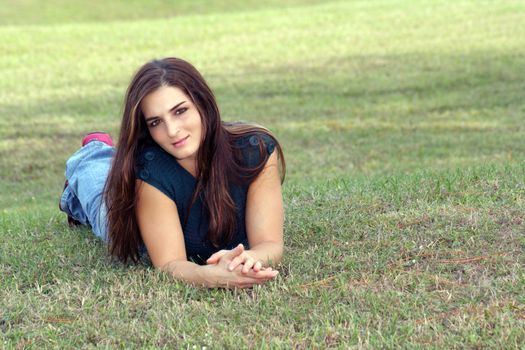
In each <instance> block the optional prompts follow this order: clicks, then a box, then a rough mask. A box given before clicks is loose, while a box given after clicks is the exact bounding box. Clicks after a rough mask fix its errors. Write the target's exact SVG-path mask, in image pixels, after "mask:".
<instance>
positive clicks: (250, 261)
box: [242, 258, 255, 273]
mask: <svg viewBox="0 0 525 350" xmlns="http://www.w3.org/2000/svg"><path fill="white" fill-rule="evenodd" d="M254 264H255V260H253V259H252V258H248V259H246V260H245V261H244V265H243V266H242V273H248V271H250V269H251V268H252V267H253V265H254Z"/></svg>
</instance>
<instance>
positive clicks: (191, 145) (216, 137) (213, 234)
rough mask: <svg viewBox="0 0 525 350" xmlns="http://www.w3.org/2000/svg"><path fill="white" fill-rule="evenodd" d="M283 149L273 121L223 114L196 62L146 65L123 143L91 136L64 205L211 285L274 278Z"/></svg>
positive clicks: (127, 245) (122, 244) (116, 243)
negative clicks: (269, 125) (236, 119)
mask: <svg viewBox="0 0 525 350" xmlns="http://www.w3.org/2000/svg"><path fill="white" fill-rule="evenodd" d="M284 169H285V163H284V157H283V153H282V150H281V147H280V145H279V143H278V142H277V140H276V139H275V138H274V137H273V135H272V134H271V133H270V132H269V131H268V130H266V129H264V128H262V127H260V126H256V125H251V124H244V123H225V122H222V121H221V118H220V114H219V109H218V107H217V104H216V100H215V97H214V95H213V93H212V91H211V90H210V88H209V87H208V85H207V84H206V82H205V80H204V78H203V77H202V76H201V74H200V73H199V72H198V71H197V70H196V69H195V68H194V67H193V66H192V65H191V64H189V63H188V62H186V61H183V60H181V59H178V58H166V59H162V60H154V61H152V62H149V63H146V64H145V65H144V66H142V67H141V68H140V69H139V71H138V72H137V73H136V75H135V76H134V78H133V79H132V81H131V84H130V86H129V87H128V90H127V93H126V98H125V105H124V113H123V117H122V124H121V128H120V135H119V139H118V143H117V147H116V148H115V147H113V142H112V140H111V137H110V136H109V135H108V134H105V133H92V134H88V135H86V136H85V137H84V139H83V140H82V147H81V148H80V149H79V150H78V151H77V152H76V153H75V154H74V155H73V156H72V157H71V158H70V159H69V160H68V161H67V164H66V173H65V174H66V178H67V180H66V186H65V188H64V192H63V193H62V196H61V198H60V209H61V210H62V211H64V212H65V213H66V214H67V215H68V221H69V222H70V223H71V224H85V225H90V226H91V227H92V230H93V232H94V233H95V234H96V235H97V236H98V237H100V238H101V239H103V240H105V241H107V242H108V243H109V251H110V253H111V254H112V255H113V256H115V257H117V258H118V259H119V260H121V261H123V262H126V261H129V260H131V261H133V262H137V261H138V260H139V259H140V257H141V255H142V254H145V253H146V252H147V254H148V255H149V257H150V259H151V261H152V263H153V265H154V266H155V267H156V268H159V269H162V270H164V271H167V272H169V273H170V274H171V275H173V276H174V277H175V278H177V279H180V280H182V281H184V282H187V283H191V284H193V285H198V286H206V287H230V288H234V287H239V288H244V287H251V286H253V285H254V284H261V283H264V282H267V281H269V280H272V279H274V278H275V276H277V274H278V272H277V271H276V270H274V269H273V268H272V266H275V264H277V263H279V261H280V260H281V257H282V254H283V221H284V212H283V202H282V195H281V183H282V180H283V179H284V171H285V170H284Z"/></svg>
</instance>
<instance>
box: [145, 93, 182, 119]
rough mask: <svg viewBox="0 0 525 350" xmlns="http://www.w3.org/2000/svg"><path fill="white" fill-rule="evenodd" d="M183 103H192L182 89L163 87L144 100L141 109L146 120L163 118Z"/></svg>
mask: <svg viewBox="0 0 525 350" xmlns="http://www.w3.org/2000/svg"><path fill="white" fill-rule="evenodd" d="M183 102H191V99H190V97H189V96H188V95H186V94H185V93H184V91H182V89H180V88H178V87H173V86H161V87H159V88H158V89H156V90H154V91H152V92H151V93H149V94H148V95H146V96H145V97H144V98H143V99H142V102H141V104H140V108H141V109H142V114H144V116H145V117H146V118H147V117H153V116H162V115H164V114H166V113H168V112H169V111H170V110H171V109H172V108H173V107H175V106H176V105H179V104H181V103H183Z"/></svg>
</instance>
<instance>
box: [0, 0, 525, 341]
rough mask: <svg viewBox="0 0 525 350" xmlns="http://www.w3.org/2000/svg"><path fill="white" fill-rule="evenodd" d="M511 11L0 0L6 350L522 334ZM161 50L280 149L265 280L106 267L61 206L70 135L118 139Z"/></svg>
mask: <svg viewBox="0 0 525 350" xmlns="http://www.w3.org/2000/svg"><path fill="white" fill-rule="evenodd" d="M524 10H525V4H524V3H523V2H522V1H513V0H510V1H467V0H462V1H448V0H429V1H403V0H396V1H386V0H374V1H306V0H304V1H301V0H296V1H287V2H284V3H283V2H277V1H269V2H265V3H264V5H263V4H262V3H261V2H256V1H221V2H190V1H179V2H177V3H174V2H172V1H161V0H155V1H151V2H148V3H147V5H146V4H145V3H144V2H141V1H129V2H119V1H115V2H111V3H105V2H102V1H93V2H90V5H87V4H86V3H84V2H80V1H67V2H66V1H58V0H54V1H48V2H40V1H29V0H26V1H6V0H3V1H0V18H2V24H1V25H0V53H1V55H0V91H1V94H0V157H1V159H2V161H1V166H0V215H1V219H0V273H1V274H2V276H5V278H4V277H2V281H1V282H0V290H1V291H2V292H0V293H3V295H2V298H0V312H1V314H0V317H2V318H1V319H0V328H1V333H0V334H1V335H2V337H3V339H4V346H5V347H8V348H9V347H24V346H27V347H35V348H36V347H42V346H46V347H64V346H66V347H80V346H86V347H90V346H95V345H96V344H98V345H100V346H103V347H104V346H107V347H140V346H149V347H170V346H175V347H186V346H193V345H196V346H208V347H210V346H211V347H213V346H214V345H215V346H220V347H227V346H230V347H237V346H240V347H256V346H259V345H260V346H261V347H278V346H280V347H299V348H301V347H304V348H310V347H350V346H357V347H386V348H390V347H399V346H410V347H412V346H425V345H431V346H437V347H461V348H463V347H477V346H481V347H497V348H501V347H504V348H512V347H518V346H519V344H522V343H523V341H524V338H523V334H522V331H520V329H521V330H522V329H523V326H524V324H523V323H524V318H525V316H524V315H525V313H524V312H525V311H524V310H525V306H524V304H525V301H524V297H523V293H522V292H520V291H522V290H523V288H524V286H525V283H524V281H525V277H524V274H523V269H522V267H523V263H524V262H525V260H524V258H525V256H524V253H523V248H524V247H525V242H524V238H523V233H524V231H525V230H524V227H525V224H524V218H525V215H524V189H525V185H524V178H525V177H524V174H525V169H524V166H523V160H524V151H525V141H524V127H523V120H524V117H523V115H524V112H525V103H524V102H523V91H524V88H525V82H524V80H523V72H524V71H525V26H523V24H522V23H524V20H525V11H524ZM165 56H179V57H182V58H185V59H187V60H189V61H190V62H192V63H193V64H194V65H195V66H196V67H197V68H198V69H199V70H200V71H201V72H202V73H203V75H204V76H205V77H206V78H207V80H208V82H209V83H210V85H211V86H212V88H213V89H214V90H215V93H216V95H217V98H218V100H219V104H220V107H221V111H222V115H223V118H224V119H225V120H250V121H256V122H258V123H260V124H263V125H265V126H267V127H269V128H270V129H271V130H272V131H274V133H275V134H276V135H277V137H278V138H279V140H280V141H281V142H282V144H283V147H284V151H285V155H286V161H287V166H288V173H287V180H286V183H285V187H284V195H285V202H286V206H287V208H286V209H287V222H286V244H287V247H288V251H287V257H286V260H285V262H284V264H283V266H282V267H281V271H282V274H281V275H282V278H281V279H280V280H279V281H278V282H276V283H274V284H273V285H271V286H263V287H261V288H255V289H254V290H253V291H247V292H246V291H242V292H224V291H201V290H195V289H193V288H191V287H187V286H184V285H180V284H178V283H175V282H173V281H171V280H169V279H168V278H166V277H165V276H162V275H158V274H156V273H154V272H153V271H150V270H149V269H148V268H147V267H143V266H142V267H141V266H139V267H123V266H119V265H115V264H113V263H112V262H110V261H109V260H108V259H107V258H106V257H105V254H104V248H103V247H102V246H101V245H100V244H99V243H98V242H96V241H94V240H93V239H92V238H91V236H90V234H89V232H88V230H87V229H83V230H70V229H68V228H67V227H66V225H65V217H64V216H63V214H61V213H59V212H58V209H57V201H58V195H59V194H60V191H61V188H62V185H63V171H64V164H65V160H66V159H67V157H68V156H69V155H70V154H71V153H72V152H74V151H75V149H76V148H77V147H78V146H79V142H80V138H81V136H82V135H83V134H85V133H86V132H89V131H92V130H106V131H109V132H110V133H112V134H113V135H116V133H117V130H118V125H119V122H120V112H121V105H122V100H123V95H124V92H125V89H126V87H127V84H128V82H129V79H130V77H131V75H132V74H133V73H134V71H135V70H136V69H137V68H138V67H139V66H140V65H141V64H143V63H144V62H146V61H148V60H150V59H152V58H158V57H165ZM468 259H474V260H468ZM227 324H228V325H229V326H226V325H227ZM247 324H250V325H251V326H247ZM255 325H260V326H261V328H259V327H256V326H255ZM130 329H131V330H132V331H131V332H130Z"/></svg>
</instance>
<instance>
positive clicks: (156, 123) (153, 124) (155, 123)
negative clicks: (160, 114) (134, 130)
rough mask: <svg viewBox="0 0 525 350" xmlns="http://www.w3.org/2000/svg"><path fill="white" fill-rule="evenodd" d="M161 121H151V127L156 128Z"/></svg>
mask: <svg viewBox="0 0 525 350" xmlns="http://www.w3.org/2000/svg"><path fill="white" fill-rule="evenodd" d="M159 123H160V121H159V120H154V121H152V122H151V123H149V126H150V128H154V127H156V126H157V125H159Z"/></svg>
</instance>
